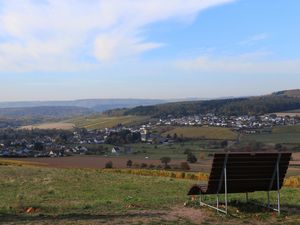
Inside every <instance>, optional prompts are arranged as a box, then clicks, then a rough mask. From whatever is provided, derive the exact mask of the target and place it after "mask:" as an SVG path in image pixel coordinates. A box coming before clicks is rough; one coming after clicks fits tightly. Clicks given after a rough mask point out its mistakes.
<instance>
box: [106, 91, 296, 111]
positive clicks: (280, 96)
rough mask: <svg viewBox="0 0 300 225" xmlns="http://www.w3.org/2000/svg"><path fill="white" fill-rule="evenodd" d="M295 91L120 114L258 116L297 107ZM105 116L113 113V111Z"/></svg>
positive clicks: (164, 106)
mask: <svg viewBox="0 0 300 225" xmlns="http://www.w3.org/2000/svg"><path fill="white" fill-rule="evenodd" d="M297 93H298V92H297V91H296V90H292V91H284V92H276V93H273V94H271V95H264V96H258V97H247V98H246V97H245V98H231V99H216V100H204V101H189V102H174V103H166V104H159V105H153V106H138V107H135V108H132V109H127V110H124V109H122V114H123V115H137V116H152V117H166V116H168V115H172V116H188V115H195V114H205V113H215V114H219V115H260V114H265V113H274V112H283V111H288V110H295V109H299V108H300V98H298V94H297ZM108 113H109V114H114V113H115V114H117V111H115V112H114V110H110V111H108Z"/></svg>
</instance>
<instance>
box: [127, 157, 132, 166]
mask: <svg viewBox="0 0 300 225" xmlns="http://www.w3.org/2000/svg"><path fill="white" fill-rule="evenodd" d="M126 165H127V167H132V161H131V160H130V159H129V160H128V161H127V164H126Z"/></svg>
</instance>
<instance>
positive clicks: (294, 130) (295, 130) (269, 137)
mask: <svg viewBox="0 0 300 225" xmlns="http://www.w3.org/2000/svg"><path fill="white" fill-rule="evenodd" d="M242 140H245V141H249V140H255V141H258V142H263V143H286V144H299V143H300V126H299V125H297V126H283V127H275V128H273V130H272V133H271V134H254V135H245V136H243V139H242Z"/></svg>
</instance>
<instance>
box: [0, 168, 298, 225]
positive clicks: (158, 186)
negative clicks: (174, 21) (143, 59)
mask: <svg viewBox="0 0 300 225" xmlns="http://www.w3.org/2000/svg"><path fill="white" fill-rule="evenodd" d="M194 182H195V181H190V180H183V179H172V178H161V177H149V176H138V175H131V174H116V173H109V172H102V171H101V170H93V169H50V168H39V167H26V166H25V167H20V166H0V199H1V201H0V221H1V222H2V223H5V224H20V223H22V224H25V223H27V224H36V223H39V224H45V223H50V224H52V223H54V224H65V223H69V224H72V222H73V223H80V224H98V223H99V224H101V223H108V222H109V223H113V222H114V223H115V224H120V223H123V224H145V223H146V224H178V223H179V224H196V223H198V222H199V220H198V221H194V222H193V220H192V219H191V218H190V213H191V212H193V210H194V212H195V214H202V216H203V218H202V219H203V220H202V221H203V222H205V223H206V224H215V223H217V224H221V223H222V224H223V223H224V224H233V223H235V224H243V223H244V222H245V223H249V224H261V223H266V224H267V223H271V222H273V223H274V224H286V222H288V224H289V223H290V224H297V223H299V219H300V216H299V210H300V190H299V189H296V188H283V189H282V191H281V200H282V207H283V210H284V212H283V215H282V216H280V217H276V216H273V214H272V213H271V212H269V211H264V210H262V209H261V208H259V207H253V206H251V205H250V206H251V207H249V205H247V206H246V205H244V204H242V203H241V204H239V203H238V202H237V201H242V200H244V195H241V194H232V195H230V199H231V204H230V212H231V216H228V217H224V216H220V215H218V214H217V213H215V212H214V211H211V210H208V209H206V208H203V209H202V208H201V209H198V208H199V207H198V206H197V202H194V201H193V202H192V201H188V205H189V206H190V207H192V208H190V209H189V210H187V209H186V208H184V207H183V203H184V202H186V201H187V200H188V199H189V198H188V197H187V196H186V192H187V190H188V187H189V186H190V185H191V184H192V183H194ZM264 195H265V194H264V193H262V192H257V193H251V194H250V198H251V199H254V201H259V200H262V199H263V197H264V198H265V196H264ZM214 197H215V196H212V197H209V198H207V200H213V199H214ZM271 199H272V200H274V201H275V197H274V195H272V198H271ZM174 207H175V209H174ZM176 207H177V209H176ZM178 207H179V208H178ZM174 210H177V211H176V213H178V215H180V216H176V215H177V214H174V215H175V216H174V215H173V214H172V213H174ZM184 210H186V211H188V212H189V213H187V214H186V215H183V214H182V213H183V211H184ZM236 210H239V211H240V213H237V211H236ZM286 210H287V211H286ZM26 211H27V212H26ZM169 213H171V214H172V215H173V217H165V214H166V215H168V214H169ZM180 213H181V214H180ZM287 218H288V219H287ZM1 222H0V223H1Z"/></svg>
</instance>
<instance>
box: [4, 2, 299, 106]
mask: <svg viewBox="0 0 300 225" xmlns="http://www.w3.org/2000/svg"><path fill="white" fill-rule="evenodd" d="M299 8H300V1H288V2H284V1H275V2H274V1H261V0H201V1H200V0H199V1H197V0H172V1H167V2H163V3H162V2H161V1H159V0H152V1H146V0H140V1H134V0H124V1H121V2H120V1H118V0H111V1H105V0H92V1H80V0H75V1H74V0H73V1H70V0H65V1H60V0H24V1H1V2H0V83H1V89H0V102H11V101H58V100H76V99H99V98H101V99H103V98H114V99H116V98H124V99H127V98H139V99H185V98H209V99H211V98H222V97H228V96H230V97H240V96H256V95H263V94H269V93H272V92H275V91H280V90H288V89H297V88H299V83H300V76H299V75H300V30H299V29H297V27H298V26H299V24H298V22H299V21H300V14H299V12H298V9H299Z"/></svg>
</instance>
